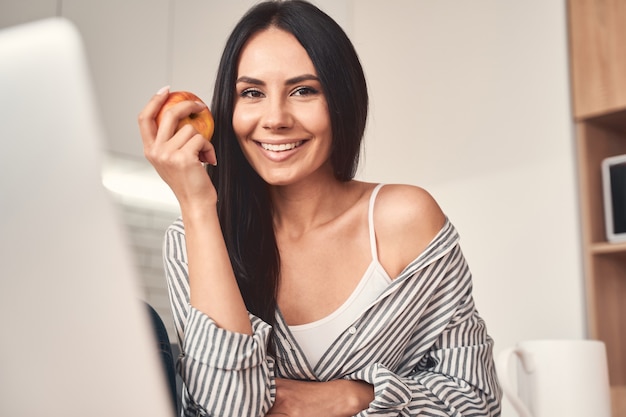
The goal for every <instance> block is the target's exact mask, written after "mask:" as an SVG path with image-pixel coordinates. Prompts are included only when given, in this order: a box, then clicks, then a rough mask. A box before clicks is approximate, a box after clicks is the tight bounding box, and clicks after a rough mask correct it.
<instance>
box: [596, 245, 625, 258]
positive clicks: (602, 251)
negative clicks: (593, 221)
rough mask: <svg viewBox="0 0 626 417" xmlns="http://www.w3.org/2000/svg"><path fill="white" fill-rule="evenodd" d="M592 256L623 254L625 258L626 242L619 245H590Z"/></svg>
mask: <svg viewBox="0 0 626 417" xmlns="http://www.w3.org/2000/svg"><path fill="white" fill-rule="evenodd" d="M589 250H590V251H591V253H592V254H594V255H609V254H623V255H624V256H626V242H620V243H608V242H600V243H592V244H591V247H590V249H589Z"/></svg>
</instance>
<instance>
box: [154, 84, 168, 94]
mask: <svg viewBox="0 0 626 417" xmlns="http://www.w3.org/2000/svg"><path fill="white" fill-rule="evenodd" d="M169 90H170V86H169V85H166V86H165V87H161V88H160V89H159V91H157V95H159V96H160V95H162V94H165V93H167V92H168V91H169Z"/></svg>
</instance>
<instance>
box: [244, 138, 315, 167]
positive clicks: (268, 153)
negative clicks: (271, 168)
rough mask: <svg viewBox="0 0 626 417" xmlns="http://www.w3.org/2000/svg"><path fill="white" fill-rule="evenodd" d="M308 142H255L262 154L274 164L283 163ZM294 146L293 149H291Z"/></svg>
mask: <svg viewBox="0 0 626 417" xmlns="http://www.w3.org/2000/svg"><path fill="white" fill-rule="evenodd" d="M307 142H308V141H307V140H303V139H297V140H280V141H270V140H265V141H260V140H259V141H255V143H256V144H257V146H258V148H259V150H260V151H261V153H262V154H263V155H264V156H265V157H266V158H267V159H269V160H271V161H273V162H283V161H285V160H286V159H288V158H290V157H291V156H293V155H294V154H296V153H298V152H299V151H300V149H301V148H302V147H303V146H304V145H305V144H306V143H307ZM291 146H293V147H291Z"/></svg>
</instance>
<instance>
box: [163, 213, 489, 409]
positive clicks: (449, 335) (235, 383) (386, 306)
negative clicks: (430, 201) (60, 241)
mask: <svg viewBox="0 0 626 417" xmlns="http://www.w3.org/2000/svg"><path fill="white" fill-rule="evenodd" d="M458 241H459V236H458V233H457V231H456V229H455V228H454V227H453V225H452V224H451V223H450V222H449V221H448V220H446V223H445V225H444V226H443V228H442V229H441V230H440V231H439V233H438V234H437V236H436V237H435V238H434V239H433V240H432V241H431V243H430V244H429V245H428V247H427V248H426V249H425V250H424V251H423V252H422V253H421V254H420V255H419V256H418V257H417V258H416V259H415V260H414V261H412V262H411V263H410V264H409V265H408V266H407V267H406V268H405V269H404V270H403V271H402V272H401V273H400V275H399V276H398V277H397V278H396V279H395V280H394V281H393V282H392V283H391V284H390V285H389V287H388V288H387V289H386V290H385V291H384V292H383V293H382V294H381V295H380V296H379V297H378V298H377V299H376V300H375V301H374V302H373V303H372V304H371V305H370V306H369V307H368V308H367V309H366V310H365V311H364V312H363V313H362V314H361V315H360V316H359V317H358V318H357V319H356V321H354V322H353V323H352V324H351V325H350V326H349V327H348V328H347V329H345V331H344V332H343V333H342V334H341V335H340V336H339V337H338V338H337V339H336V340H335V341H334V342H333V344H332V345H331V346H330V348H329V350H328V351H327V352H326V353H325V354H324V355H323V356H322V357H321V359H320V361H319V362H318V363H317V364H316V365H315V366H314V367H312V366H310V365H309V363H308V361H307V359H306V357H305V355H304V354H303V352H302V350H301V349H300V348H299V346H298V344H297V342H296V340H295V339H294V337H293V336H292V335H291V333H290V331H289V327H288V326H287V324H286V322H285V320H284V319H283V317H282V316H281V314H280V311H277V317H276V324H275V328H274V332H273V333H272V332H270V330H271V328H270V326H269V325H268V324H267V323H265V322H263V321H262V320H261V319H259V318H258V317H255V316H254V315H252V314H250V320H251V323H252V328H253V334H252V335H244V334H239V333H234V332H229V331H226V330H224V329H221V328H219V327H217V326H216V324H215V322H214V321H213V320H211V318H210V317H208V316H206V315H205V314H203V313H201V312H200V311H198V310H196V309H195V308H193V307H192V306H191V305H190V304H189V283H188V275H187V255H186V248H185V237H184V228H183V224H182V221H181V220H180V219H179V220H177V221H176V222H175V223H174V224H172V225H171V226H170V227H169V228H168V230H167V232H166V237H165V244H164V262H165V269H166V275H167V283H168V289H169V292H170V300H171V304H172V310H173V315H174V323H175V327H176V332H177V335H178V338H179V343H180V346H181V350H182V352H183V353H182V354H181V357H180V358H179V360H178V371H179V373H180V375H181V376H182V379H183V381H184V385H185V388H184V390H183V391H184V392H183V411H182V415H183V416H185V417H187V416H198V415H201V416H204V415H207V416H215V417H217V416H220V417H221V416H224V417H247V416H251V417H252V416H254V417H258V416H264V415H265V413H266V412H267V411H268V410H269V409H270V407H271V406H272V404H273V400H274V398H275V393H276V386H275V378H288V379H296V380H311V381H330V380H334V379H340V378H344V379H348V380H360V381H366V382H368V383H370V384H372V385H373V386H374V395H375V398H374V400H373V401H372V402H371V403H370V404H369V408H367V409H366V410H363V411H362V412H360V413H359V414H357V416H358V417H366V416H389V417H391V416H407V417H408V416H456V417H460V416H499V415H500V399H501V391H500V387H499V385H498V381H497V377H496V372H495V367H494V363H493V350H492V349H493V340H492V339H491V338H490V336H489V335H488V334H487V329H486V327H485V323H484V322H483V320H482V319H481V318H480V316H479V315H478V312H477V310H476V308H475V306H474V301H473V298H472V277H471V273H470V270H469V268H468V266H467V263H466V261H465V258H464V257H463V254H462V252H461V249H460V246H459V244H458ZM270 334H272V335H273V336H272V337H274V339H275V340H274V342H275V345H276V353H275V355H274V356H270V355H269V354H268V353H267V351H266V346H267V341H268V338H269V337H270Z"/></svg>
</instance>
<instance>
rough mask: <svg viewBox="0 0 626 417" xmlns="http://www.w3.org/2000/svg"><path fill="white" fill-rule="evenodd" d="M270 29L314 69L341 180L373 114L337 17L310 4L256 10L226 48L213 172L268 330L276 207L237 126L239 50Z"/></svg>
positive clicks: (252, 304) (225, 228)
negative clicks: (288, 39)
mask: <svg viewBox="0 0 626 417" xmlns="http://www.w3.org/2000/svg"><path fill="white" fill-rule="evenodd" d="M272 26H273V27H277V28H279V29H282V30H285V31H287V32H289V33H291V34H293V35H294V36H295V37H296V39H298V41H299V42H300V43H301V44H302V46H303V47H304V49H305V50H306V51H307V53H308V55H309V57H310V58H311V61H312V62H313V65H314V66H315V69H316V71H317V75H318V77H319V79H320V82H321V84H322V88H323V90H324V94H325V97H326V101H327V103H328V109H329V113H330V121H331V126H332V135H333V136H332V150H331V155H330V160H331V164H332V167H333V170H334V175H335V177H336V178H337V179H338V180H340V181H349V180H351V179H352V178H354V175H355V173H356V168H357V166H358V161H359V154H360V150H361V140H362V137H363V132H364V130H365V123H366V119H367V107H368V95H367V86H366V82H365V76H364V74H363V69H362V67H361V64H360V62H359V58H358V56H357V54H356V51H355V50H354V47H353V45H352V43H351V42H350V40H349V39H348V37H347V36H346V34H345V33H344V31H343V30H342V29H341V27H340V26H339V25H338V24H337V23H336V22H335V21H334V20H333V19H332V18H330V17H329V16H328V15H327V14H325V13H324V12H322V11H321V10H319V9H318V8H317V7H315V6H313V5H312V4H310V3H308V2H306V1H301V0H292V1H267V2H263V3H260V4H258V5H256V6H254V7H253V8H251V9H250V10H249V11H248V13H246V14H245V15H244V16H243V18H242V19H241V20H240V21H239V23H238V24H237V25H236V26H235V28H234V29H233V32H232V33H231V35H230V37H229V38H228V40H227V42H226V46H225V48H224V52H223V54H222V58H221V61H220V65H219V69H218V73H217V79H216V82H215V90H214V93H213V101H212V103H211V111H212V113H213V116H214V118H215V132H214V135H213V145H214V146H215V149H216V153H217V160H218V161H219V166H218V167H216V168H213V167H209V168H208V171H209V175H210V176H211V179H212V181H213V184H214V185H215V187H216V190H217V195H218V203H217V210H218V214H219V218H220V223H221V226H222V232H223V234H224V238H225V240H226V246H227V248H228V253H229V255H230V260H231V263H232V265H233V269H234V271H235V276H236V278H237V282H238V284H239V288H240V290H241V293H242V295H243V298H244V301H245V303H246V307H247V308H248V311H250V312H251V313H253V314H255V315H256V316H258V317H260V318H261V319H263V320H264V321H266V322H268V323H270V324H272V323H274V320H275V312H276V291H277V287H278V280H279V274H280V255H279V252H278V247H277V244H276V237H275V234H274V226H273V221H272V205H271V201H270V197H269V190H268V186H267V184H266V183H265V181H263V179H262V178H261V177H260V176H259V175H258V174H257V173H256V172H255V171H254V170H253V169H252V167H251V166H250V164H249V163H248V161H247V160H246V158H245V156H244V155H243V152H242V151H241V148H240V147H239V143H238V142H237V138H236V136H235V132H234V130H233V125H232V120H233V108H234V100H235V82H236V78H237V70H238V62H239V56H240V54H241V50H242V48H243V46H244V45H245V43H246V41H247V40H248V39H249V38H250V37H251V36H252V35H254V34H255V33H257V32H259V31H261V30H264V29H267V28H269V27H272Z"/></svg>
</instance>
